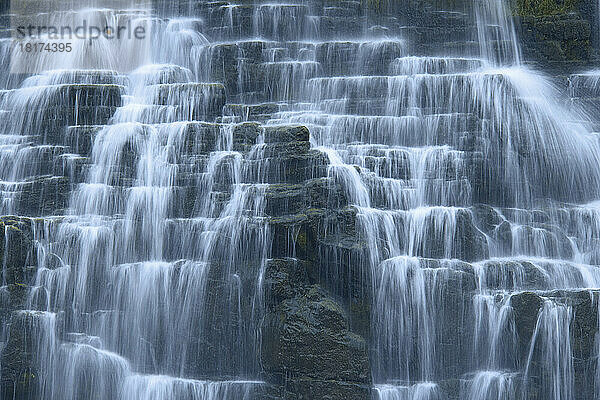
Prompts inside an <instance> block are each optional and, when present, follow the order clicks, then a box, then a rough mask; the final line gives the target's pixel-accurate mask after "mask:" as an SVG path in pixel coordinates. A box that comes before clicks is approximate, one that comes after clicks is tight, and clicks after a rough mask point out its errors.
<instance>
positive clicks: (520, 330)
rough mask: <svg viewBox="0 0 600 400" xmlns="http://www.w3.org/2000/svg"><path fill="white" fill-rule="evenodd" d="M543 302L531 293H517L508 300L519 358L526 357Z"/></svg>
mask: <svg viewBox="0 0 600 400" xmlns="http://www.w3.org/2000/svg"><path fill="white" fill-rule="evenodd" d="M543 302H544V301H543V299H542V298H540V296H538V295H537V294H535V293H533V292H523V293H518V294H515V295H513V296H511V298H510V304H511V306H512V308H513V310H514V315H515V327H516V329H517V336H518V343H519V354H520V355H521V357H524V358H525V357H527V354H528V352H529V346H530V343H531V338H532V337H533V333H534V331H535V327H536V324H537V320H538V313H539V311H540V309H541V307H542V304H543Z"/></svg>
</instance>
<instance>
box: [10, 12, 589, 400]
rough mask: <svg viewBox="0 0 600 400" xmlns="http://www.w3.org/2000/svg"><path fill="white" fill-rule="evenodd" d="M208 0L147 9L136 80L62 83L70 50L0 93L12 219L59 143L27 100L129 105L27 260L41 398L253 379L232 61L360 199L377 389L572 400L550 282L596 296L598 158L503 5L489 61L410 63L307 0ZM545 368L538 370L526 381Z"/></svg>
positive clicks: (254, 245) (194, 393)
mask: <svg viewBox="0 0 600 400" xmlns="http://www.w3.org/2000/svg"><path fill="white" fill-rule="evenodd" d="M199 3H200V9H199V10H198V9H195V8H194V6H193V4H192V2H190V3H185V2H177V1H173V2H162V3H161V4H162V5H160V7H162V8H160V7H159V9H160V11H161V12H164V13H165V14H168V15H170V16H174V15H182V14H184V15H194V14H196V13H199V14H201V15H202V19H195V18H193V17H188V18H172V19H169V20H163V19H158V18H154V17H144V18H142V20H143V21H144V23H150V21H151V23H152V27H153V30H152V32H153V43H154V46H153V48H154V50H155V51H154V52H153V54H151V55H149V60H150V61H149V62H148V63H147V65H144V66H143V67H141V68H139V69H137V70H135V71H133V72H131V73H128V74H119V73H115V72H109V71H106V70H107V69H111V68H113V67H114V64H111V63H108V61H107V64H106V65H103V70H98V71H87V72H82V71H80V70H73V68H72V65H70V64H69V63H71V62H74V61H73V60H76V56H77V55H78V54H79V53H76V54H75V55H73V59H65V60H63V62H64V65H57V66H56V67H60V70H59V71H48V72H44V73H42V74H39V75H37V76H34V77H31V78H28V79H27V80H26V81H25V82H23V84H22V85H20V86H21V88H20V89H18V90H14V91H10V92H7V93H3V95H2V107H1V108H2V110H9V111H10V112H12V114H11V119H10V125H9V122H8V121H7V122H3V123H0V133H1V134H2V136H1V139H2V145H3V151H2V153H1V154H0V172H1V173H2V189H3V198H2V200H3V202H2V207H3V213H5V214H7V213H12V212H14V210H15V207H16V204H15V201H14V199H15V197H14V196H16V194H17V193H18V187H19V185H22V181H23V180H24V179H26V178H29V177H31V176H37V175H45V174H46V173H47V172H48V171H41V170H36V169H35V168H37V166H36V167H33V166H32V165H35V164H29V163H27V161H28V160H31V159H35V158H36V157H37V158H42V157H44V155H47V154H48V153H49V152H53V151H56V149H55V148H53V147H51V146H29V145H28V142H27V140H28V139H27V136H28V135H29V134H30V133H31V132H32V130H33V129H34V128H35V127H36V126H37V125H39V124H40V123H42V122H43V120H42V119H40V116H39V115H31V113H28V110H32V109H40V108H44V107H46V106H47V105H48V103H49V102H51V101H53V99H54V98H55V97H53V96H61V95H62V92H60V91H61V90H65V89H63V88H64V87H65V86H68V84H72V83H81V84H102V85H106V86H104V87H103V89H102V93H101V97H102V99H103V101H107V103H103V105H104V106H106V107H111V106H115V105H117V104H118V106H119V107H118V108H117V110H116V113H115V115H114V117H113V118H112V119H111V121H110V124H108V125H106V126H103V127H92V128H91V129H95V132H96V133H95V137H94V140H93V144H92V149H91V156H90V167H89V170H87V171H86V172H85V174H84V175H85V178H84V180H83V183H80V184H77V185H76V186H75V187H74V188H73V189H74V190H73V193H72V195H71V199H70V202H69V207H68V210H67V211H66V213H65V214H66V216H64V217H60V218H49V219H47V220H46V221H45V222H44V223H42V224H40V226H36V232H35V235H36V239H37V240H38V242H39V251H38V257H39V261H38V267H39V269H38V273H37V276H36V278H35V279H36V281H35V288H34V289H33V290H32V292H31V293H30V295H29V298H28V305H29V307H28V308H29V309H30V310H28V311H23V312H22V315H21V316H20V319H19V323H21V324H23V326H27V327H28V329H29V330H31V331H32V332H34V336H35V338H36V340H35V343H34V346H35V348H36V350H38V351H37V353H38V354H42V355H43V356H42V357H38V360H37V362H38V363H40V365H41V366H42V370H43V371H45V374H44V375H43V376H42V377H40V387H39V390H40V395H39V397H40V398H48V399H57V398H61V399H75V398H91V396H90V393H95V394H96V395H97V396H99V397H98V398H118V397H119V396H120V397H121V398H123V399H153V400H154V399H156V400H159V399H178V398H186V399H187V398H192V399H207V398H208V399H222V398H232V399H240V398H246V397H249V396H250V394H251V393H250V392H251V391H252V388H253V387H254V386H256V382H254V381H252V380H254V379H258V371H259V368H258V365H257V364H258V357H259V356H258V350H257V349H258V347H259V342H260V335H259V329H258V324H259V321H260V313H261V312H262V311H261V305H262V298H261V287H260V283H261V277H262V275H261V274H262V269H263V261H264V260H265V259H266V258H267V257H268V255H269V254H268V248H269V237H270V234H269V230H268V227H267V225H266V222H265V220H264V214H265V211H264V208H265V191H266V189H267V184H266V182H267V179H266V177H265V176H264V174H263V172H262V171H265V170H267V169H268V166H267V165H265V164H263V163H262V160H263V158H264V154H263V152H262V151H263V147H262V145H261V144H258V145H256V146H254V148H253V149H252V150H251V151H250V153H249V155H247V156H246V155H242V154H241V152H240V151H238V150H237V149H236V148H235V146H234V140H233V129H234V126H233V125H229V124H219V125H213V124H212V122H214V121H215V115H213V110H212V109H211V104H212V103H211V101H212V99H214V98H215V97H216V96H218V95H219V94H218V86H216V85H211V84H206V83H210V82H211V81H212V80H213V78H214V77H215V75H216V74H215V72H214V71H219V72H221V71H224V70H225V69H226V67H227V68H229V67H231V68H232V69H233V70H234V71H235V73H236V74H235V77H234V78H232V76H233V75H234V74H230V75H227V77H228V78H229V79H231V82H228V89H230V90H231V93H228V102H234V101H235V102H239V103H257V102H265V101H266V102H274V103H277V104H276V105H277V107H276V109H277V110H279V111H278V112H276V113H275V114H274V115H271V116H270V117H269V118H270V120H269V121H267V124H272V125H276V124H282V123H285V124H287V123H294V124H306V125H308V126H309V127H310V130H311V140H312V145H313V147H314V148H317V149H320V150H322V151H323V152H324V153H325V154H326V155H327V157H328V159H329V162H330V166H329V178H330V179H331V181H332V182H333V183H332V185H333V184H339V185H341V186H342V187H343V189H344V190H345V192H346V195H347V197H348V199H349V202H350V203H351V204H352V205H353V207H354V208H355V209H356V210H357V218H358V222H359V226H360V231H361V234H362V235H363V238H364V241H365V243H366V244H367V250H366V254H365V266H364V267H365V269H366V270H367V271H368V274H369V276H370V279H369V280H370V281H371V282H372V287H373V291H372V292H373V301H372V303H373V307H372V312H373V315H372V321H373V325H372V338H373V339H372V343H371V348H372V352H371V354H372V357H371V364H372V373H373V379H374V383H375V390H374V391H375V393H376V394H377V395H378V396H379V398H381V399H394V400H395V399H412V400H425V399H429V400H434V399H438V398H444V387H443V385H442V383H443V382H444V381H445V380H447V379H451V378H457V377H460V378H461V379H463V381H464V385H462V386H461V388H460V396H461V397H460V398H465V399H469V400H484V399H485V400H488V399H493V400H496V399H497V400H509V399H510V400H513V399H515V400H517V399H518V400H521V399H526V398H528V396H529V395H530V393H528V390H534V388H536V387H538V388H539V387H541V389H540V390H537V392H536V394H539V393H541V394H542V395H543V396H545V398H549V399H553V400H565V399H569V398H571V397H572V393H573V390H574V388H573V373H574V372H573V360H572V354H571V350H570V349H571V347H572V346H571V344H570V343H569V340H570V339H569V335H570V332H569V330H570V327H569V321H570V320H571V319H572V318H573V311H572V309H571V307H570V306H569V305H566V304H561V303H560V302H559V301H555V299H554V298H552V297H551V296H547V295H546V292H548V291H552V290H556V289H563V290H575V289H578V288H588V289H589V288H598V287H599V285H600V274H598V272H597V271H596V269H595V268H594V267H593V266H592V264H593V263H594V257H595V256H594V246H595V238H597V237H598V234H600V208H599V207H598V204H597V203H593V201H594V200H598V197H599V196H598V187H599V185H598V184H599V183H600V167H599V165H600V163H599V161H600V150H599V149H598V143H597V139H596V138H594V137H593V136H592V135H590V131H589V127H588V126H587V124H585V123H584V122H581V121H582V119H583V117H582V116H581V115H579V112H578V111H577V110H574V111H573V110H565V109H564V107H562V106H561V105H560V104H559V102H558V101H557V96H558V94H557V91H556V90H555V89H554V88H553V87H552V85H551V84H550V83H549V82H548V81H547V79H546V78H545V77H544V76H542V75H540V74H538V73H537V72H535V71H532V70H530V69H527V68H526V67H524V66H522V65H521V64H520V55H519V54H520V51H519V46H518V38H517V37H516V35H515V30H514V27H513V25H512V22H511V19H510V18H509V17H507V7H506V4H504V2H502V1H499V0H487V1H477V2H476V3H475V4H474V10H475V14H474V15H473V16H471V17H472V18H470V19H469V22H467V23H468V24H469V26H471V27H475V28H476V29H477V37H478V42H479V45H480V49H479V52H478V53H476V54H474V53H469V52H466V51H465V52H464V54H463V53H460V54H447V53H445V52H439V51H432V52H431V54H429V55H428V56H415V55H413V54H411V53H410V49H411V47H410V44H411V43H409V41H408V39H406V38H404V37H400V36H399V34H395V33H394V34H386V35H377V34H376V32H375V31H374V30H368V31H367V30H362V29H361V30H360V32H359V33H358V34H356V35H348V36H345V33H344V32H334V33H333V34H331V33H328V32H325V29H321V28H323V27H324V26H326V25H325V24H321V23H320V22H321V19H322V14H324V13H325V11H324V10H323V9H319V6H318V4H317V3H316V2H311V1H305V2H302V3H301V4H284V3H281V4H254V5H251V6H250V9H251V14H250V15H247V14H244V13H245V12H247V7H248V6H246V7H244V6H242V5H240V4H235V3H231V4H229V3H228V4H223V5H222V6H219V7H218V8H216V11H214V10H213V9H211V8H209V7H208V6H207V8H206V9H203V8H202V7H204V6H206V4H205V2H199ZM103 12H106V11H102V12H100V14H101V15H103V14H102V13H103ZM357 12H360V10H359V11H357ZM94 13H98V11H96V12H94ZM108 13H109V14H110V15H109V16H105V17H106V18H130V17H127V16H123V15H122V14H119V13H118V12H117V13H116V14H118V16H115V15H114V14H115V13H114V12H113V11H109V12H108ZM125 14H127V15H130V14H128V13H125ZM324 19H326V18H324ZM246 26H249V27H250V29H246V28H245V27H246ZM252 43H259V44H260V48H261V50H260V51H259V52H258V55H257V54H255V53H253V52H252V51H251V49H252ZM2 45H4V42H2ZM109 45H110V44H108V46H109ZM4 48H5V47H0V49H4ZM104 50H106V51H109V50H110V46H109V47H105V48H104ZM2 51H5V50H2ZM82 51H83V50H82ZM250 56H252V57H255V58H258V61H257V60H255V59H252V58H251V57H250ZM3 59H4V58H3ZM101 59H102V60H104V58H101ZM107 59H109V58H107ZM256 64H258V65H259V66H260V70H261V71H262V72H263V73H264V80H263V81H260V80H259V79H253V78H254V77H256V76H257V75H256V70H252V69H251V68H252V67H253V65H256ZM223 76H225V75H220V76H219V78H220V79H224V78H223ZM198 82H204V83H198ZM6 85H7V86H6V87H9V85H11V83H10V82H7V83H6ZM110 101H112V102H113V103H110ZM80 125H84V124H83V123H81V124H80V123H78V124H77V125H75V126H73V127H72V128H70V130H71V131H72V133H74V134H75V135H78V134H81V132H83V127H82V126H80ZM15 133H16V134H15ZM194 137H196V138H200V137H202V138H203V139H204V138H209V137H214V143H215V145H214V148H212V149H210V151H207V150H206V149H204V148H203V146H204V145H203V144H202V143H199V142H198V141H194V140H193V138H194ZM206 140H208V139H206ZM258 143H260V139H259V141H258ZM199 154H200V155H202V157H196V156H197V155H199ZM355 166H358V168H356V167H355ZM32 169H33V170H32ZM188 173H189V175H187V174H188ZM190 177H191V178H190ZM189 190H191V191H193V193H191V194H190V193H189ZM216 194H218V195H219V196H221V197H220V198H221V199H222V198H223V197H224V198H225V200H221V201H218V200H217V199H218V198H219V196H216ZM188 196H191V197H192V198H193V199H194V200H193V206H190V204H189V202H188V201H187V200H186V199H189V197H188ZM476 203H485V204H489V205H491V206H493V207H494V208H492V207H490V210H491V211H489V212H490V214H493V215H494V218H495V219H497V223H495V225H494V230H493V232H487V233H483V232H482V229H483V228H481V227H480V226H475V225H476V223H475V221H476V220H477V215H476V212H475V211H474V210H476V208H475V206H474V204H476ZM535 208H542V209H543V210H544V212H543V214H544V215H545V218H546V219H545V220H544V222H543V223H540V221H539V219H540V216H539V214H540V213H539V212H538V213H536V212H535V211H534V209H535ZM184 209H187V210H188V211H186V213H182V210H184ZM477 210H479V209H477ZM538 211H539V210H538ZM590 221H591V222H590ZM464 238H469V240H470V242H469V243H468V244H467V245H465V244H464V240H463V239H464ZM240 266H243V268H245V269H244V270H242V269H241V268H240ZM531 274H533V275H534V277H535V279H532V278H531V277H530V275H531ZM215 282H216V283H215ZM215 285H216V286H218V295H216V296H215V295H214V293H213V294H212V295H211V289H212V288H213V286H215ZM463 289H464V292H463ZM525 290H535V291H537V292H536V293H538V294H539V295H540V296H542V297H544V302H543V305H542V306H541V307H540V309H539V314H538V316H537V319H536V322H535V327H534V331H535V334H534V335H533V337H532V338H531V340H530V343H528V346H527V352H528V354H526V355H525V361H523V360H522V357H523V354H517V353H518V350H517V334H516V326H515V320H514V309H513V303H512V301H513V297H514V296H515V295H519V294H521V293H522V292H523V291H525ZM455 292H458V293H461V296H462V297H461V296H457V297H461V298H459V299H456V298H452V297H451V296H450V295H449V294H452V293H455ZM449 298H452V300H449ZM244 302H249V304H243V303H244ZM247 309H250V310H251V311H252V312H251V313H248V314H246V313H244V310H247ZM456 336H460V340H455V339H454V337H456ZM448 343H450V344H449V345H448ZM42 349H44V350H42ZM45 349H50V350H49V351H46V350H45ZM537 360H539V362H538V361H537ZM534 361H536V362H535V363H534ZM534 364H535V365H534ZM536 365H537V366H540V365H541V366H542V367H543V368H544V371H547V372H545V374H543V375H542V378H541V380H540V381H537V382H536V381H535V379H533V378H534V377H535V376H536V372H537V371H535V367H536ZM217 378H218V379H220V381H216V379H217ZM211 379H215V380H214V381H213V380H211ZM223 379H225V380H223ZM242 379H243V380H245V381H240V380H242ZM248 380H251V381H248Z"/></svg>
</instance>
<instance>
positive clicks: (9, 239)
mask: <svg viewBox="0 0 600 400" xmlns="http://www.w3.org/2000/svg"><path fill="white" fill-rule="evenodd" d="M0 254H2V269H3V271H2V272H3V280H4V281H5V282H6V283H7V284H9V285H25V284H28V283H29V281H30V279H31V271H30V268H29V267H30V266H31V265H34V264H35V261H36V260H35V253H34V248H33V233H32V221H31V220H30V219H28V218H21V217H9V216H6V217H2V218H0Z"/></svg>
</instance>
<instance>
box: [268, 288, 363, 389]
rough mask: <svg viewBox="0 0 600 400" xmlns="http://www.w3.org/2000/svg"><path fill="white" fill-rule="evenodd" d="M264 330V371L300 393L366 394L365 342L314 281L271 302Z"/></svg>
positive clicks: (339, 308)
mask: <svg viewBox="0 0 600 400" xmlns="http://www.w3.org/2000/svg"><path fill="white" fill-rule="evenodd" d="M263 335H264V336H263V351H262V363H263V367H264V368H265V371H266V372H267V374H268V375H269V376H272V377H273V379H276V380H278V381H280V382H281V383H282V384H283V385H285V387H286V389H287V390H289V391H290V392H292V393H295V394H296V395H297V396H298V398H299V399H308V398H313V397H312V396H313V395H314V394H313V392H312V391H313V390H318V392H320V393H322V394H323V395H324V396H328V397H323V398H330V399H340V400H341V399H347V398H364V396H365V395H368V393H369V391H370V389H369V385H370V371H369V361H368V356H367V345H366V342H365V340H364V339H363V338H362V337H360V336H358V335H356V334H354V333H352V332H351V331H350V330H349V325H348V320H347V316H346V314H345V312H344V310H343V309H342V308H341V307H340V306H339V305H338V304H337V303H336V302H335V301H334V300H333V299H331V298H330V297H329V296H328V295H327V294H326V293H325V292H324V291H323V289H321V288H320V287H319V286H316V285H315V286H305V287H304V288H303V291H302V293H301V294H299V295H296V296H295V297H293V298H290V299H286V300H283V301H282V302H281V303H279V304H278V305H277V306H276V307H274V308H273V309H272V311H271V312H270V313H269V314H268V315H267V317H266V319H265V324H264V326H263ZM332 381H333V382H332ZM361 396H362V397H361Z"/></svg>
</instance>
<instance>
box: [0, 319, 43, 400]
mask: <svg viewBox="0 0 600 400" xmlns="http://www.w3.org/2000/svg"><path fill="white" fill-rule="evenodd" d="M31 325H32V323H31V316H30V315H28V314H26V313H24V312H14V313H13V314H12V316H11V318H10V322H9V324H8V330H9V331H8V340H7V343H6V346H5V348H4V349H3V351H2V359H1V361H0V365H1V369H2V371H1V377H0V379H1V384H0V387H1V390H2V392H0V394H1V395H2V398H3V399H15V400H26V399H30V398H35V396H36V391H37V387H38V376H39V373H40V371H38V369H37V368H36V366H35V363H34V361H33V360H34V351H35V340H36V337H35V336H34V335H33V334H32V333H33V332H31Z"/></svg>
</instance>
